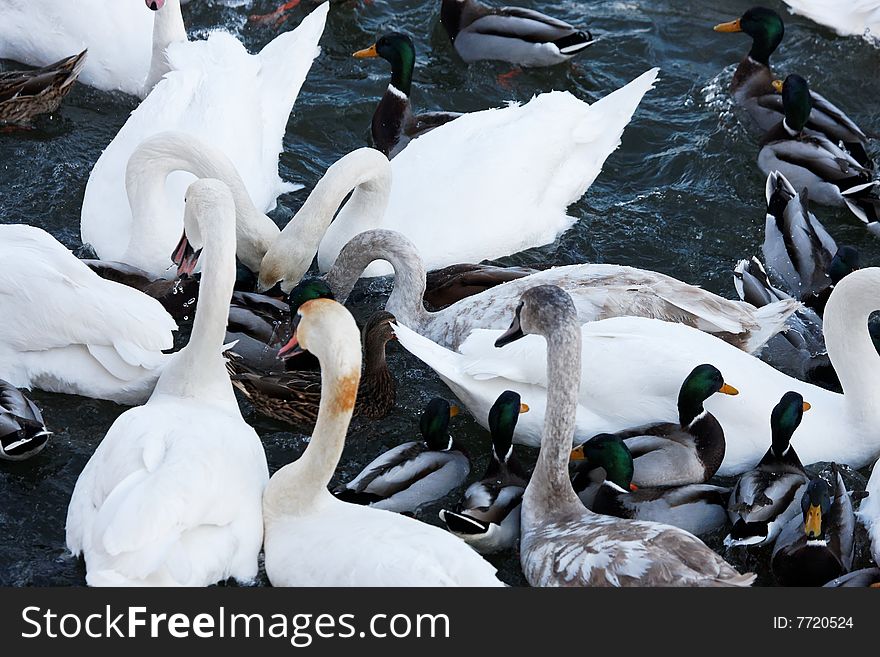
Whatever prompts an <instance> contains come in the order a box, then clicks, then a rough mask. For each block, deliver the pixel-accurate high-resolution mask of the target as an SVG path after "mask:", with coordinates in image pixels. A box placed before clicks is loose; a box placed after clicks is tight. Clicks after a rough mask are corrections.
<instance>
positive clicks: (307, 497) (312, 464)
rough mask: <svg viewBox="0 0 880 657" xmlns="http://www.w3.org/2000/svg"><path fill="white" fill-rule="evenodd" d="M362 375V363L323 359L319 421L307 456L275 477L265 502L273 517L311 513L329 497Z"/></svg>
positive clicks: (283, 469)
mask: <svg viewBox="0 0 880 657" xmlns="http://www.w3.org/2000/svg"><path fill="white" fill-rule="evenodd" d="M358 349H360V346H358ZM360 376H361V374H360V363H340V362H339V361H338V360H336V359H334V360H331V361H330V362H326V359H322V360H321V403H320V406H319V407H318V421H317V422H316V423H315V430H314V431H313V432H312V438H311V440H310V441H309V445H308V447H306V451H305V452H304V453H303V455H302V456H301V457H300V458H299V459H298V460H297V461H295V462H294V463H291V464H289V465H286V466H284V467H283V468H281V469H280V470H279V471H278V472H276V473H275V475H274V476H273V477H272V480H271V481H270V483H269V488H267V490H266V497H265V502H264V507H265V508H266V510H267V511H268V512H269V514H270V515H272V514H305V513H308V512H309V511H311V510H312V509H313V508H314V506H315V504H316V502H317V500H319V499H320V498H321V497H322V496H325V495H327V494H328V493H327V486H328V485H329V483H330V480H331V478H332V477H333V473H334V472H335V471H336V466H337V465H338V464H339V459H340V457H341V456H342V450H343V448H344V447H345V435H346V433H348V426H349V424H350V422H351V416H352V413H353V412H354V404H355V399H356V397H357V390H358V384H359V383H360Z"/></svg>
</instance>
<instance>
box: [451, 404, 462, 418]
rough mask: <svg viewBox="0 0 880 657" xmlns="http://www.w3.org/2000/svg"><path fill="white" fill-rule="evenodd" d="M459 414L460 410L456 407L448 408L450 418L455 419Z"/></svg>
mask: <svg viewBox="0 0 880 657" xmlns="http://www.w3.org/2000/svg"><path fill="white" fill-rule="evenodd" d="M459 413H461V409H460V408H459V407H458V406H450V407H449V417H451V418H452V417H455V416H456V415H458V414H459Z"/></svg>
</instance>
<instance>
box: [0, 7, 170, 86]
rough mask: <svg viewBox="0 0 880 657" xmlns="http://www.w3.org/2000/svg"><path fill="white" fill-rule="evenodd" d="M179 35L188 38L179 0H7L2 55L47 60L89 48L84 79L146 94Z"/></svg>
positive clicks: (35, 62) (0, 32) (0, 28)
mask: <svg viewBox="0 0 880 657" xmlns="http://www.w3.org/2000/svg"><path fill="white" fill-rule="evenodd" d="M176 41H186V29H185V27H184V24H183V16H182V15H181V13H180V2H179V0H166V1H165V3H164V6H163V7H162V8H161V9H159V10H158V11H155V12H153V11H150V10H149V9H147V7H146V5H145V3H144V2H143V0H113V1H112V2H108V1H107V0H77V1H76V2H64V1H59V0H4V2H3V20H0V59H12V60H15V61H18V62H23V63H25V64H30V65H31V66H45V65H47V64H51V63H52V62H56V61H58V60H60V59H63V58H64V57H68V56H69V55H70V54H71V53H75V52H80V51H82V50H84V49H86V48H88V50H89V56H88V57H87V58H86V62H85V66H84V67H83V70H82V72H81V73H80V76H79V81H80V82H82V83H84V84H87V85H89V86H92V87H96V88H98V89H101V90H103V91H114V90H118V91H123V92H125V93H128V94H133V95H135V96H140V97H144V96H146V94H147V93H149V90H150V89H151V88H152V86H153V84H155V82H157V81H158V80H159V78H161V76H162V74H164V73H165V72H166V71H167V62H165V60H164V50H165V48H167V46H168V45H169V44H171V43H174V42H176ZM148 75H149V77H150V78H151V80H150V81H149V82H148V81H147V78H148Z"/></svg>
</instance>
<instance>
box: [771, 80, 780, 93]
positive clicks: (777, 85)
mask: <svg viewBox="0 0 880 657" xmlns="http://www.w3.org/2000/svg"><path fill="white" fill-rule="evenodd" d="M770 85H771V86H772V87H773V91H775V92H776V93H778V94H781V93H782V85H783V82H782V80H773V82H771V83H770Z"/></svg>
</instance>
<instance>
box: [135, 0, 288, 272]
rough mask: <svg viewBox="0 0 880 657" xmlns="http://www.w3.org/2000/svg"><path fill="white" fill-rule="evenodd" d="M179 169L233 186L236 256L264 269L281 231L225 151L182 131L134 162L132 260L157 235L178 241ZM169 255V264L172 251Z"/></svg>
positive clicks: (156, 141) (143, 148) (154, 141)
mask: <svg viewBox="0 0 880 657" xmlns="http://www.w3.org/2000/svg"><path fill="white" fill-rule="evenodd" d="M167 6H168V5H166V6H165V8H167ZM165 8H163V9H162V10H160V12H161V11H164V9H165ZM174 171H187V172H189V173H191V174H193V175H195V176H196V177H198V178H216V179H217V180H220V181H222V182H223V183H225V184H226V186H227V187H229V191H230V192H232V198H233V201H234V202H235V215H236V221H235V231H236V242H237V247H236V255H237V256H238V259H239V260H241V262H242V263H243V264H244V265H245V266H246V267H247V268H248V269H250V270H251V271H259V268H260V262H261V261H262V259H263V256H264V255H265V253H266V251H268V250H269V247H270V246H271V245H272V243H273V242H274V241H275V239H276V238H277V236H278V233H279V230H278V227H277V226H276V225H275V223H274V222H273V221H272V220H271V219H269V217H267V216H266V215H265V214H263V213H262V212H260V211H259V210H258V209H257V208H256V207H255V206H254V204H253V202H252V201H251V197H250V194H249V193H248V191H247V187H245V184H244V181H243V180H242V179H241V176H240V175H239V173H238V170H237V169H236V168H235V165H234V164H232V162H231V161H230V160H229V158H228V157H226V155H225V154H224V153H222V152H221V151H220V150H218V149H216V148H214V147H212V146H209V145H208V144H206V143H205V142H203V141H201V140H199V139H197V138H195V137H193V136H191V135H188V134H185V133H180V132H163V133H159V134H157V135H154V136H152V137H149V138H148V139H145V140H144V141H143V142H142V143H141V144H140V145H139V146H138V148H137V150H135V152H134V153H133V154H132V156H131V158H129V161H128V165H127V166H126V169H125V189H126V192H127V194H128V200H129V205H130V206H131V213H132V227H131V238H130V240H129V246H128V252H129V253H130V254H131V256H132V257H134V258H137V254H138V253H143V252H145V251H147V250H148V249H149V248H150V246H149V245H155V244H157V242H158V243H161V240H157V239H156V236H157V235H173V236H175V237H174V239H175V240H176V239H177V236H178V235H179V232H180V230H181V221H180V219H179V217H177V216H175V214H174V212H172V210H171V208H170V204H169V202H168V198H167V193H166V191H165V181H166V179H167V178H168V176H169V175H170V174H171V173H173V172H174ZM171 248H172V249H173V248H174V246H173V245H172V246H171ZM165 255H167V257H168V264H169V266H170V265H171V251H170V250H168V253H167V254H165ZM125 261H126V262H129V260H125Z"/></svg>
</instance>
